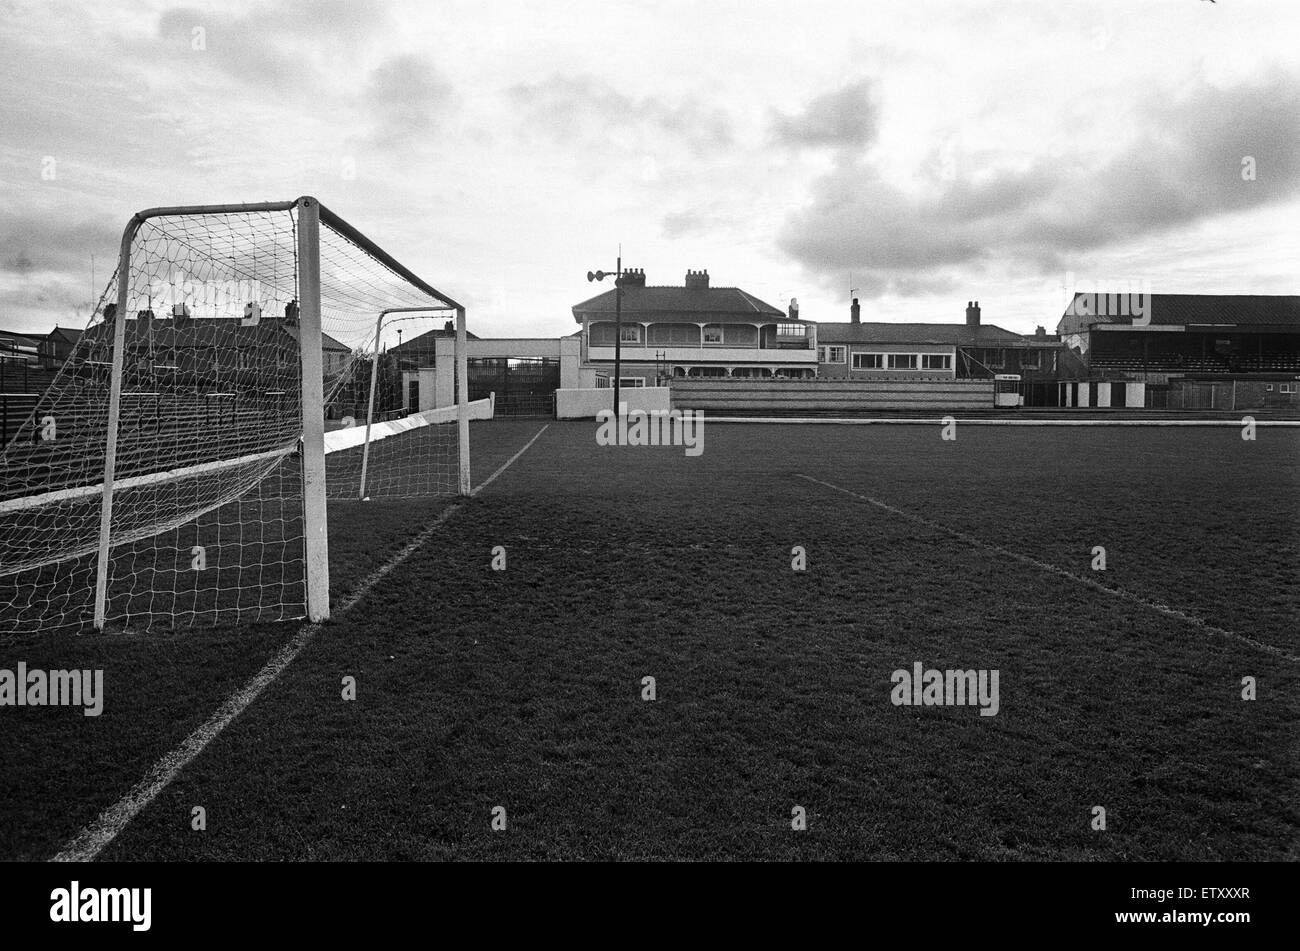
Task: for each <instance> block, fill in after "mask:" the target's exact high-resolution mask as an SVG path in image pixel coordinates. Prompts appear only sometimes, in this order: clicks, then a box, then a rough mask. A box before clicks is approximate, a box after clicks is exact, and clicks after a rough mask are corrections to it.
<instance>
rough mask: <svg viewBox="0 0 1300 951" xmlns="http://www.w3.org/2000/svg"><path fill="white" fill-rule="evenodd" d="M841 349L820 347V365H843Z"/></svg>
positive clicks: (842, 349)
mask: <svg viewBox="0 0 1300 951" xmlns="http://www.w3.org/2000/svg"><path fill="white" fill-rule="evenodd" d="M843 362H844V348H843V347H822V363H843Z"/></svg>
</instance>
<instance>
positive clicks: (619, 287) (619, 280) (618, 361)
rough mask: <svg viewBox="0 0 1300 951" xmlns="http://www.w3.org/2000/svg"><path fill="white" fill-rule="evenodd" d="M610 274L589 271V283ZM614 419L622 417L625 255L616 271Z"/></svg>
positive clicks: (620, 258)
mask: <svg viewBox="0 0 1300 951" xmlns="http://www.w3.org/2000/svg"><path fill="white" fill-rule="evenodd" d="M608 276H609V274H608V273H607V272H605V271H588V272H587V280H588V281H603V280H604V279H605V278H606V277H608ZM613 277H614V418H615V419H617V418H619V416H621V415H622V414H621V412H620V411H619V378H620V377H621V376H622V375H623V254H622V252H620V253H619V255H618V262H617V264H616V265H615V270H614V274H613Z"/></svg>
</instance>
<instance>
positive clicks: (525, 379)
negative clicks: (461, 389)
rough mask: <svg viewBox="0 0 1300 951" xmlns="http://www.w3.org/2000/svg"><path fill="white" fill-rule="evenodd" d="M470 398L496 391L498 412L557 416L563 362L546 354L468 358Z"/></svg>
mask: <svg viewBox="0 0 1300 951" xmlns="http://www.w3.org/2000/svg"><path fill="white" fill-rule="evenodd" d="M466 369H467V372H468V380H467V383H468V389H469V398H470V402H473V401H475V400H483V399H487V397H488V394H489V393H495V394H496V408H495V415H496V416H498V417H501V416H512V417H524V416H544V417H554V416H555V391H556V390H557V389H558V388H559V386H560V362H559V361H558V360H552V359H549V358H546V357H538V358H533V359H523V358H515V357H480V358H476V359H472V360H467V361H466Z"/></svg>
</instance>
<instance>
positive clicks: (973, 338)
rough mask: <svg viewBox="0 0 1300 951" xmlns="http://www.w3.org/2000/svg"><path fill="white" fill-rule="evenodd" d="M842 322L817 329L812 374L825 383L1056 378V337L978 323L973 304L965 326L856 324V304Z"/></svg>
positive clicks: (976, 303)
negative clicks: (1007, 376) (824, 380)
mask: <svg viewBox="0 0 1300 951" xmlns="http://www.w3.org/2000/svg"><path fill="white" fill-rule="evenodd" d="M849 314H850V317H849V322H848V323H827V322H821V323H819V324H818V325H817V342H818V346H819V350H818V363H817V375H818V376H819V377H822V378H827V379H845V380H861V381H864V382H867V381H872V380H889V381H914V382H923V381H927V380H930V381H943V380H962V379H988V378H990V377H993V376H997V375H999V374H1015V375H1018V376H1020V378H1021V379H1022V380H1023V381H1025V382H1026V383H1034V382H1040V381H1047V380H1054V379H1056V375H1057V371H1058V360H1059V354H1060V338H1059V337H1058V336H1056V335H1055V334H1048V333H1047V332H1046V331H1045V330H1044V329H1043V328H1042V327H1039V328H1038V329H1037V331H1036V332H1035V333H1034V335H1033V336H1025V335H1023V334H1018V333H1014V332H1013V331H1010V330H1004V329H1003V328H1001V327H996V326H993V325H992V324H985V323H982V322H981V320H980V305H979V301H970V302H968V303H967V305H966V321H965V323H962V324H958V323H951V324H944V323H906V324H898V323H883V322H877V321H870V322H866V323H864V322H863V321H862V309H861V305H860V304H859V303H858V301H857V300H854V301H853V306H852V307H851V308H850V311H849Z"/></svg>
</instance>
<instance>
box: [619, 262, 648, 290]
mask: <svg viewBox="0 0 1300 951" xmlns="http://www.w3.org/2000/svg"><path fill="white" fill-rule="evenodd" d="M618 285H619V287H645V269H644V268H639V267H630V268H626V269H625V270H624V271H623V276H622V277H621V278H619V279H618Z"/></svg>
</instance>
